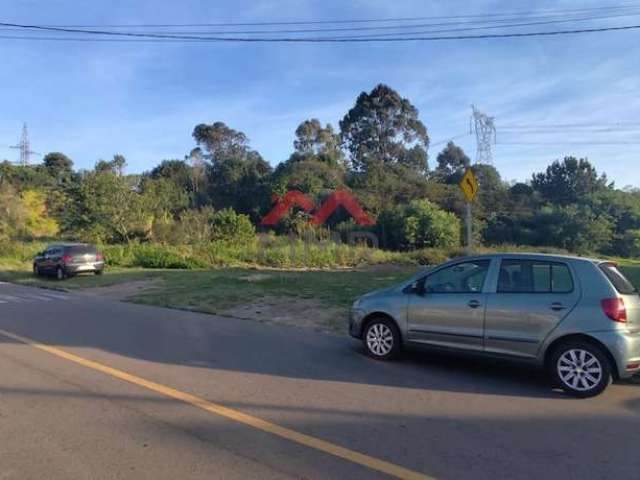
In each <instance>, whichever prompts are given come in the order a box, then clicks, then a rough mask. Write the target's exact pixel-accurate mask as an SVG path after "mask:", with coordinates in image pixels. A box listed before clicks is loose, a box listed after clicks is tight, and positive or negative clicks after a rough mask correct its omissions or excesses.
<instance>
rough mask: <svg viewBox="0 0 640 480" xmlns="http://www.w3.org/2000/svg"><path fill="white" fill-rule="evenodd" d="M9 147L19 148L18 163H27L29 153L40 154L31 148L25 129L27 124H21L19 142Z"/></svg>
mask: <svg viewBox="0 0 640 480" xmlns="http://www.w3.org/2000/svg"><path fill="white" fill-rule="evenodd" d="M10 148H16V149H18V150H20V165H22V166H23V167H24V166H27V165H29V163H30V162H29V160H30V158H31V155H32V154H33V155H40V154H39V153H38V152H34V151H33V150H31V144H30V143H29V131H28V130H27V124H26V123H25V124H23V125H22V135H21V136H20V142H19V143H18V144H17V145H12V146H11V147H10Z"/></svg>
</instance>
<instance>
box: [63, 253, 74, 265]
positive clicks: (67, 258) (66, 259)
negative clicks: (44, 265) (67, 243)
mask: <svg viewBox="0 0 640 480" xmlns="http://www.w3.org/2000/svg"><path fill="white" fill-rule="evenodd" d="M62 261H63V262H64V263H71V262H72V261H73V257H72V256H71V255H63V256H62Z"/></svg>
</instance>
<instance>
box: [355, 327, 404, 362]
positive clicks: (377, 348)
mask: <svg viewBox="0 0 640 480" xmlns="http://www.w3.org/2000/svg"><path fill="white" fill-rule="evenodd" d="M362 341H363V343H364V348H365V349H366V351H367V354H369V356H371V357H373V358H375V359H378V360H389V359H391V358H393V357H395V356H397V355H398V352H399V351H400V346H401V342H402V339H401V338H400V331H399V330H398V327H397V326H396V324H395V323H394V322H393V321H392V320H389V319H388V318H385V317H376V318H374V319H372V320H371V321H370V322H369V323H367V326H366V328H365V330H364V335H363V336H362Z"/></svg>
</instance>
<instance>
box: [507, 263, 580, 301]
mask: <svg viewBox="0 0 640 480" xmlns="http://www.w3.org/2000/svg"><path fill="white" fill-rule="evenodd" d="M497 291H498V293H570V292H572V291H573V278H572V277H571V272H570V270H569V267H568V266H567V265H566V264H564V263H558V262H545V261H539V260H502V262H501V263H500V273H499V275H498V290H497Z"/></svg>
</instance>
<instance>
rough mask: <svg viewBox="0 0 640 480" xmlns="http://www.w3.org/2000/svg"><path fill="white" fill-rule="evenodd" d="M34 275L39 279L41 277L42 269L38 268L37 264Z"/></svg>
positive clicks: (34, 265)
mask: <svg viewBox="0 0 640 480" xmlns="http://www.w3.org/2000/svg"><path fill="white" fill-rule="evenodd" d="M33 274H34V275H35V276H36V277H39V276H40V267H38V265H37V264H35V263H34V264H33Z"/></svg>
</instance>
